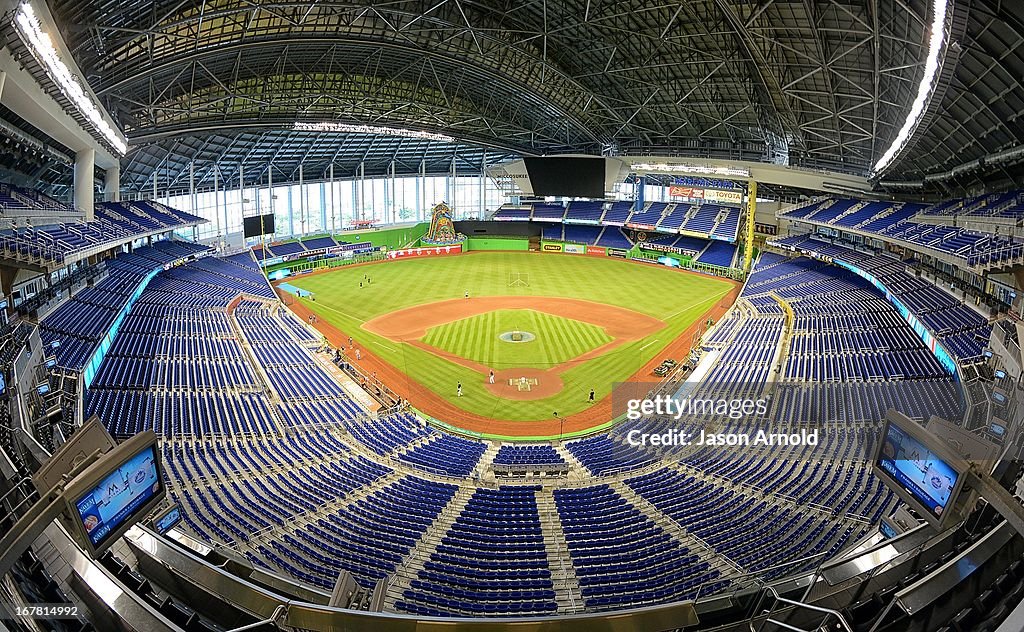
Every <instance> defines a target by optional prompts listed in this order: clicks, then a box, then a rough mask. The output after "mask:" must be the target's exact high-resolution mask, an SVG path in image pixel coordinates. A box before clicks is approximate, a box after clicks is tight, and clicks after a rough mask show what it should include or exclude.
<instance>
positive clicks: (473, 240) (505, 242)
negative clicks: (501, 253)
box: [466, 237, 530, 251]
mask: <svg viewBox="0 0 1024 632" xmlns="http://www.w3.org/2000/svg"><path fill="white" fill-rule="evenodd" d="M529 249H530V240H529V239H521V238H518V237H504V238H502V237H469V238H467V239H466V250H467V251H472V250H517V251H526V250H529Z"/></svg>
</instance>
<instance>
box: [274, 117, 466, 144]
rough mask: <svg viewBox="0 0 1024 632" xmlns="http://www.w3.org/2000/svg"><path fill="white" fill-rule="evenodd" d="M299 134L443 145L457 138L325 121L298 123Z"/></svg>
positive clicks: (417, 131) (393, 128) (394, 128)
mask: <svg viewBox="0 0 1024 632" xmlns="http://www.w3.org/2000/svg"><path fill="white" fill-rule="evenodd" d="M292 129H294V130H295V131H297V132H352V133H355V134H378V135H380V136H402V137H403V138H422V139H424V140H436V141H439V142H442V143H454V142H455V137H453V136H448V135H446V134H437V133H435V132H421V131H419V130H414V129H405V128H404V127H384V126H381V125H353V124H350V123H335V122H333V121H325V122H320V123H306V122H303V121H296V122H295V125H294V126H293V127H292Z"/></svg>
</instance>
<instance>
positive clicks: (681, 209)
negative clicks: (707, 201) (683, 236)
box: [658, 203, 693, 233]
mask: <svg viewBox="0 0 1024 632" xmlns="http://www.w3.org/2000/svg"><path fill="white" fill-rule="evenodd" d="M691 208H693V207H692V206H690V205H689V204H685V203H679V204H670V205H669V208H668V209H667V212H666V213H665V215H664V216H662V218H661V221H660V222H658V230H659V231H664V232H673V233H674V232H676V231H677V230H679V229H680V228H682V226H683V222H684V221H686V217H687V215H688V214H689V213H690V209H691Z"/></svg>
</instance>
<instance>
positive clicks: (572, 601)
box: [537, 488, 584, 614]
mask: <svg viewBox="0 0 1024 632" xmlns="http://www.w3.org/2000/svg"><path fill="white" fill-rule="evenodd" d="M537 511H538V512H539V514H540V526H541V531H542V532H543V534H544V545H545V546H544V548H545V550H546V551H547V554H548V569H550V571H551V583H552V584H553V585H554V589H555V603H557V604H558V613H559V614H572V613H576V612H582V611H583V608H584V604H583V594H582V592H581V590H580V583H579V579H578V578H577V577H576V569H575V568H574V567H573V565H572V557H571V555H570V554H569V544H568V542H566V540H565V533H564V532H563V530H562V521H561V519H560V518H559V516H558V507H557V505H556V504H555V497H554V494H553V493H552V490H551V489H550V488H545V489H542V490H541V491H539V492H538V493H537Z"/></svg>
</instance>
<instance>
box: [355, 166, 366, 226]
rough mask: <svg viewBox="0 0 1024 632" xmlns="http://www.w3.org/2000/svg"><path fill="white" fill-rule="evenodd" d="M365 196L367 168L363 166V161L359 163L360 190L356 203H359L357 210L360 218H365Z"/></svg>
mask: <svg viewBox="0 0 1024 632" xmlns="http://www.w3.org/2000/svg"><path fill="white" fill-rule="evenodd" d="M365 197H366V169H365V167H364V166H363V163H359V192H358V193H357V195H356V204H357V207H356V211H357V212H358V213H359V219H364V212H363V211H364V209H363V205H364V204H365V202H364V199H365Z"/></svg>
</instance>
